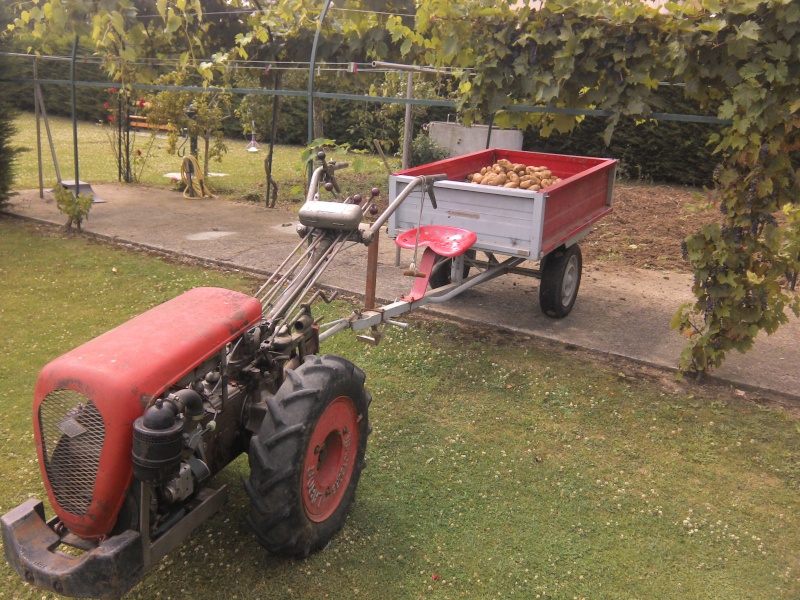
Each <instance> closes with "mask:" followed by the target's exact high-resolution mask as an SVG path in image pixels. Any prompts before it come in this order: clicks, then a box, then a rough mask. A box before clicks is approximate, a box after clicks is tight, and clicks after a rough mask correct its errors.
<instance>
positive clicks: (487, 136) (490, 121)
mask: <svg viewBox="0 0 800 600" xmlns="http://www.w3.org/2000/svg"><path fill="white" fill-rule="evenodd" d="M493 124H494V113H492V116H491V117H489V131H488V132H487V133H486V149H487V150H488V149H489V144H490V143H491V142H492V125H493Z"/></svg>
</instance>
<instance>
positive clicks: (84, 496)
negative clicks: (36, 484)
mask: <svg viewBox="0 0 800 600" xmlns="http://www.w3.org/2000/svg"><path fill="white" fill-rule="evenodd" d="M39 426H40V428H41V432H42V447H43V450H44V463H45V471H46V472H47V479H48V480H49V481H50V487H51V488H52V489H53V494H54V495H55V500H56V502H57V503H58V505H59V506H60V507H61V508H62V509H63V510H65V511H67V512H69V513H71V514H73V515H84V514H86V512H87V511H88V510H89V506H90V504H91V503H92V492H93V490H94V483H95V479H96V478H97V470H98V467H99V465H100V452H101V451H102V450H103V440H104V438H105V426H104V425H103V417H102V416H101V415H100V412H99V411H98V410H97V407H96V406H95V405H94V402H92V401H91V400H89V398H87V397H86V396H84V395H83V394H81V393H80V392H76V391H73V390H55V391H53V392H50V393H49V394H47V396H46V397H45V398H44V400H42V404H41V405H40V407H39Z"/></svg>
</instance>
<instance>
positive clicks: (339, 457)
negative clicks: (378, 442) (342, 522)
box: [302, 396, 358, 523]
mask: <svg viewBox="0 0 800 600" xmlns="http://www.w3.org/2000/svg"><path fill="white" fill-rule="evenodd" d="M357 452H358V411H356V406H355V404H354V403H353V401H352V400H351V399H350V398H348V397H347V396H339V397H338V398H336V400H334V401H333V402H331V403H330V404H329V405H328V407H327V408H326V409H325V411H324V412H323V413H322V414H321V415H320V417H319V419H318V420H317V423H316V425H314V432H313V433H312V434H311V440H310V441H309V443H308V448H306V458H305V462H304V464H303V483H302V486H303V489H302V496H303V509H304V510H305V511H306V516H307V517H308V518H309V519H311V520H312V521H314V522H316V523H320V522H322V521H324V520H325V519H327V518H328V517H330V516H331V515H332V514H333V513H334V511H335V510H336V508H337V507H338V506H339V503H340V502H341V501H342V497H343V496H344V493H345V490H347V486H348V485H349V484H350V478H351V477H352V476H353V468H354V466H355V460H356V454H357Z"/></svg>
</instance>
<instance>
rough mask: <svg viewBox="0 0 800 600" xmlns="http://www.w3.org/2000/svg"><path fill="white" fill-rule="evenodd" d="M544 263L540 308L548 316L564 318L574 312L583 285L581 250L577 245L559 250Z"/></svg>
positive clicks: (546, 257)
mask: <svg viewBox="0 0 800 600" xmlns="http://www.w3.org/2000/svg"><path fill="white" fill-rule="evenodd" d="M542 263H543V264H542V282H541V285H540V286H539V306H541V308H542V312H544V313H545V314H546V315H549V316H551V317H556V318H559V319H561V318H564V317H566V316H567V315H568V314H569V313H570V311H571V310H572V305H573V304H575V298H577V297H578V288H579V287H580V285H581V270H582V268H583V257H582V256H581V249H580V248H579V247H578V245H577V244H575V245H574V246H570V247H569V248H564V247H561V248H558V249H557V250H554V251H553V252H551V253H550V254H548V255H547V256H545V258H544V260H543V261H542Z"/></svg>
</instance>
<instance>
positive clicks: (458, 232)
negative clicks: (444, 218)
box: [394, 225, 478, 258]
mask: <svg viewBox="0 0 800 600" xmlns="http://www.w3.org/2000/svg"><path fill="white" fill-rule="evenodd" d="M477 239H478V236H477V235H476V234H475V233H474V232H472V231H467V230H466V229H459V228H458V227H447V226H445V225H423V226H422V227H420V228H419V245H420V246H422V247H427V248H430V249H431V250H433V251H434V252H435V253H436V254H438V255H439V256H446V257H448V258H450V257H453V256H459V255H461V254H464V252H466V251H467V250H469V249H470V248H471V247H472V244H474V243H475V241H476V240H477ZM394 243H395V244H397V245H398V246H400V247H401V248H414V246H416V245H417V230H416V229H410V230H408V231H406V232H405V233H401V234H400V235H398V236H397V238H396V239H395V241H394Z"/></svg>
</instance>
